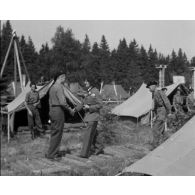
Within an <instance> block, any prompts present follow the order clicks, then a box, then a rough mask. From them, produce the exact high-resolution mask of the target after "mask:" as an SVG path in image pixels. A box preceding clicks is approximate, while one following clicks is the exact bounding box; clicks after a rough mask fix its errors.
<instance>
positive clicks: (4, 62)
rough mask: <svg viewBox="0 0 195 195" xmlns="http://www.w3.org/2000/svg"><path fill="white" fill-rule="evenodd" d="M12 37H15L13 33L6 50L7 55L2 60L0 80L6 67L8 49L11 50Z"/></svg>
mask: <svg viewBox="0 0 195 195" xmlns="http://www.w3.org/2000/svg"><path fill="white" fill-rule="evenodd" d="M14 37H15V33H13V35H12V38H11V41H10V43H9V47H8V50H7V53H6V55H5V59H4V61H3V65H2V68H1V74H0V78H1V77H2V75H3V72H4V69H5V65H6V62H7V58H8V56H9V52H10V49H11V46H12V43H13V39H14Z"/></svg>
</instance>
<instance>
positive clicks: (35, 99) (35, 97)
mask: <svg viewBox="0 0 195 195" xmlns="http://www.w3.org/2000/svg"><path fill="white" fill-rule="evenodd" d="M30 87H31V91H29V92H28V93H27V94H26V98H25V107H26V109H27V112H28V126H29V129H30V131H31V135H32V139H34V138H35V137H36V136H37V131H38V132H39V133H40V134H43V132H44V130H43V128H42V123H41V119H40V115H39V110H38V107H39V106H40V99H39V93H38V92H37V91H36V84H35V83H31V84H30Z"/></svg>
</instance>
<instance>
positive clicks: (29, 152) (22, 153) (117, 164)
mask: <svg viewBox="0 0 195 195" xmlns="http://www.w3.org/2000/svg"><path fill="white" fill-rule="evenodd" d="M109 110H110V106H106V107H105V108H104V110H103V111H102V115H101V116H102V117H101V121H100V123H99V125H98V130H99V137H98V139H99V141H101V142H102V143H103V144H104V145H105V146H106V147H109V146H125V147H126V148H129V150H131V152H132V155H131V157H130V158H128V159H119V158H113V159H111V160H110V161H109V160H108V161H105V162H104V161H102V162H99V163H100V164H99V165H98V164H97V166H96V167H95V168H94V169H91V170H90V172H89V170H86V171H85V170H83V171H82V173H81V172H80V170H76V169H74V171H73V170H71V171H70V172H69V173H68V174H67V173H66V175H115V174H117V172H119V170H121V169H122V168H124V167H125V166H129V165H130V164H131V163H132V162H135V161H136V160H138V159H140V158H142V157H143V155H145V154H147V153H148V151H149V150H150V149H151V143H152V139H153V136H152V131H151V129H150V127H149V126H137V125H136V123H135V122H134V121H131V120H123V119H120V118H118V117H116V116H112V115H109V114H108V112H109ZM192 115H193V114H191V115H189V116H188V118H186V119H183V120H178V119H177V118H175V119H173V120H172V121H171V123H170V124H172V126H171V130H170V131H169V132H168V134H167V136H166V137H165V139H167V138H168V137H169V136H170V135H171V134H173V133H174V132H176V131H177V130H178V129H179V128H180V127H181V126H182V125H183V124H184V123H185V122H186V121H187V120H189V119H190V118H191V117H192ZM170 124H169V125H170ZM21 130H22V129H21ZM84 132H85V128H72V129H66V130H65V131H64V134H63V139H62V142H61V149H62V150H66V151H70V152H71V153H72V154H73V155H76V154H78V153H79V152H80V149H81V146H82V139H83V134H84ZM48 145H49V134H47V135H46V137H45V138H37V139H35V140H31V136H30V133H29V131H23V132H22V131H21V132H19V133H18V135H17V136H15V137H14V138H12V140H11V142H10V143H7V139H6V137H5V136H3V135H1V172H2V175H32V173H31V172H29V171H27V169H19V167H18V165H17V164H16V161H17V162H18V160H21V161H25V162H30V160H31V159H33V158H37V159H39V158H44V155H45V152H46V151H47V148H48ZM98 166H99V167H101V169H100V168H98ZM61 174H62V175H64V173H61Z"/></svg>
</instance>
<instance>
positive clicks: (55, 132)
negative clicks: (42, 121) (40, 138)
mask: <svg viewBox="0 0 195 195" xmlns="http://www.w3.org/2000/svg"><path fill="white" fill-rule="evenodd" d="M49 115H50V119H51V137H50V145H49V149H48V153H47V156H48V157H49V158H54V157H55V156H56V155H57V153H58V151H59V148H60V143H61V140H62V135H63V128H64V110H63V109H62V108H61V107H60V106H56V107H51V108H50V113H49Z"/></svg>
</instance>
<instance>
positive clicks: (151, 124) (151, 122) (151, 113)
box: [150, 110, 153, 128]
mask: <svg viewBox="0 0 195 195" xmlns="http://www.w3.org/2000/svg"><path fill="white" fill-rule="evenodd" d="M150 126H151V128H153V112H152V110H151V111H150Z"/></svg>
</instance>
